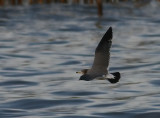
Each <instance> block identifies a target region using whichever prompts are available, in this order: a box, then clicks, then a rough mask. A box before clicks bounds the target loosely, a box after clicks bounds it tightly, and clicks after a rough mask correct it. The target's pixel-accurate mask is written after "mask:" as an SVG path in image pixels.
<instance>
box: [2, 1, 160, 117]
mask: <svg viewBox="0 0 160 118" xmlns="http://www.w3.org/2000/svg"><path fill="white" fill-rule="evenodd" d="M159 11H160V2H157V1H151V2H149V3H147V4H140V5H139V4H134V3H130V2H122V3H116V4H104V16H103V17H101V18H99V17H98V16H97V14H96V13H97V11H96V6H95V5H93V6H91V5H62V4H51V5H34V6H27V5H26V6H17V7H14V6H6V7H1V8H0V117H1V118H11V117H15V118H53V117H55V118H151V117H152V118H159V117H160V89H159V86H160V76H159V72H160V54H159V52H160V14H159ZM109 26H112V27H113V46H112V49H111V59H110V71H111V72H116V71H119V72H120V73H121V75H122V77H121V80H120V82H119V83H117V84H110V83H109V82H108V81H105V80H96V81H89V82H88V81H87V82H86V81H79V80H78V79H79V77H80V75H79V74H76V71H79V70H81V69H82V68H89V67H90V66H91V65H92V61H93V57H94V50H95V48H96V46H97V44H98V42H99V41H100V39H101V37H102V36H103V34H104V33H105V32H106V30H107V29H108V28H109Z"/></svg>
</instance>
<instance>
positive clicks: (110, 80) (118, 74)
mask: <svg viewBox="0 0 160 118" xmlns="http://www.w3.org/2000/svg"><path fill="white" fill-rule="evenodd" d="M111 74H112V75H113V76H114V79H108V81H109V82H110V83H112V84H115V83H117V82H119V80H120V78H121V74H120V73H119V72H115V73H111Z"/></svg>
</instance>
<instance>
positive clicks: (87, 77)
mask: <svg viewBox="0 0 160 118" xmlns="http://www.w3.org/2000/svg"><path fill="white" fill-rule="evenodd" d="M79 80H85V81H90V80H91V77H90V76H89V75H87V74H84V75H82V76H81V77H80V78H79Z"/></svg>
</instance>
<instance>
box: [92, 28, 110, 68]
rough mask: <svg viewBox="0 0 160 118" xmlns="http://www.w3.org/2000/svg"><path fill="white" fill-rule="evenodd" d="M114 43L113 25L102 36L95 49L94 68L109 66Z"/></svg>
mask: <svg viewBox="0 0 160 118" xmlns="http://www.w3.org/2000/svg"><path fill="white" fill-rule="evenodd" d="M111 45H112V27H110V28H109V29H108V30H107V32H106V33H105V34H104V36H103V37H102V39H101V41H100V42H99V44H98V46H97V48H96V50H95V58H94V62H93V65H92V69H93V70H94V69H96V71H97V69H101V70H103V69H104V70H105V69H107V68H108V65H109V60H110V48H111Z"/></svg>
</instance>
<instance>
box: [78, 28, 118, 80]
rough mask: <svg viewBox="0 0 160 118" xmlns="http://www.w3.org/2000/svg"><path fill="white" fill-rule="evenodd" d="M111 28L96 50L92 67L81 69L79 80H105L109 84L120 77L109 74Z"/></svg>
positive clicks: (115, 73) (116, 73)
mask: <svg viewBox="0 0 160 118" xmlns="http://www.w3.org/2000/svg"><path fill="white" fill-rule="evenodd" d="M112 37H113V35H112V27H110V28H109V29H108V30H107V32H106V33H105V34H104V36H103V37H102V39H101V41H100V42H99V44H98V46H97V48H96V50H95V57H94V62H93V65H92V67H91V68H90V69H82V70H81V71H80V72H76V73H81V74H83V75H82V76H81V77H80V79H79V80H86V81H90V80H93V79H106V80H108V81H109V82H110V83H117V82H118V81H119V79H120V77H121V75H120V73H119V72H114V73H109V68H108V66H109V60H110V48H111V45H112Z"/></svg>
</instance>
